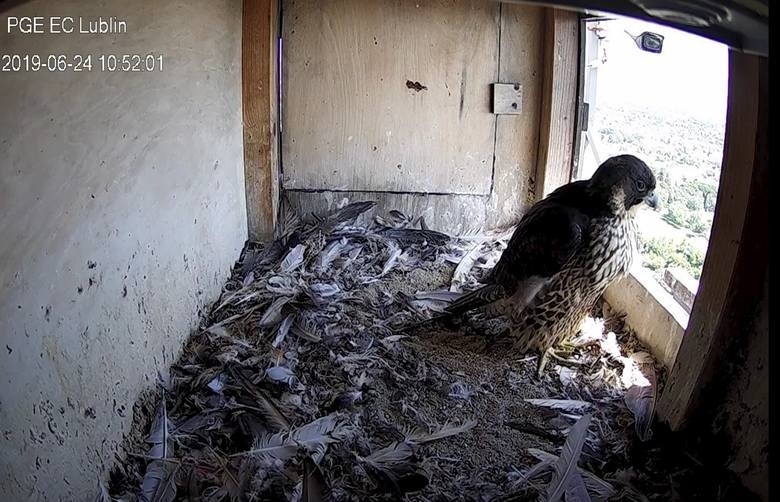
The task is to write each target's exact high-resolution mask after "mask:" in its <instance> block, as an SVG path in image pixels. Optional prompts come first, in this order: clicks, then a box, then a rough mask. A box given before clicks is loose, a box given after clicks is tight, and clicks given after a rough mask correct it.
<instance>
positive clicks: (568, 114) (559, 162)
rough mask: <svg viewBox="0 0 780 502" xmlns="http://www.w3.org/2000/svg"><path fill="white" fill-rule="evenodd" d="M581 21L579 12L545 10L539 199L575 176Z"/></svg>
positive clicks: (538, 179)
mask: <svg viewBox="0 0 780 502" xmlns="http://www.w3.org/2000/svg"><path fill="white" fill-rule="evenodd" d="M579 23H580V22H579V18H578V15H577V13H576V12H572V11H567V10H560V9H551V8H550V9H547V12H546V14H545V28H544V56H543V62H544V66H543V71H544V78H543V83H542V110H541V121H540V127H539V150H538V151H539V153H538V157H537V164H536V183H535V187H534V190H535V193H536V197H537V199H542V198H543V197H545V196H546V195H548V194H549V193H550V192H552V191H553V190H555V189H556V188H558V187H559V186H561V185H564V184H566V183H568V182H570V181H571V177H572V156H573V154H574V141H575V127H576V121H575V118H576V109H577V78H578V64H579V60H580V55H579Z"/></svg>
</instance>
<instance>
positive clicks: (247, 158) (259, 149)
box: [241, 0, 279, 240]
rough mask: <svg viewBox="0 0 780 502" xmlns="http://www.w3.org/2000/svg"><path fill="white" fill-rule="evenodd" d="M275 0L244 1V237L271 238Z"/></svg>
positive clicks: (275, 190) (275, 193) (275, 183)
mask: <svg viewBox="0 0 780 502" xmlns="http://www.w3.org/2000/svg"><path fill="white" fill-rule="evenodd" d="M278 39H279V10H278V2H277V0H244V4H243V22H242V38H241V81H242V95H243V105H242V107H243V117H244V178H245V185H246V212H247V225H248V230H249V238H250V239H251V240H268V239H271V238H273V235H274V229H275V227H276V220H277V211H278V206H279V204H278V201H279V166H278V147H277V144H278V140H277V134H278V125H277V116H278V114H277V95H278V89H277V87H278V85H277V82H278V79H277V73H278V69H277V65H278Z"/></svg>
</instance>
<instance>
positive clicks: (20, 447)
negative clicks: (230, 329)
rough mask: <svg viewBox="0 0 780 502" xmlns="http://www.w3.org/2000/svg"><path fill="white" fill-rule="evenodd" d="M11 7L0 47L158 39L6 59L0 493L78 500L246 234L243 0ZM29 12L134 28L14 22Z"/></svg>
mask: <svg viewBox="0 0 780 502" xmlns="http://www.w3.org/2000/svg"><path fill="white" fill-rule="evenodd" d="M2 9H3V8H2V7H0V10H2ZM6 9H7V10H5V12H0V23H2V25H0V53H19V54H33V53H37V54H41V55H47V54H63V53H64V54H74V53H80V54H88V53H91V54H93V55H99V54H101V53H105V54H109V53H113V54H126V53H140V54H146V53H148V52H154V53H157V54H163V56H164V67H163V71H162V72H157V73H153V74H145V73H140V74H127V73H124V74H123V73H116V74H105V73H101V72H100V71H99V70H96V69H93V71H92V72H85V73H73V72H66V73H62V74H56V73H47V72H43V73H26V74H25V73H0V337H1V338H2V341H1V343H0V429H1V434H0V500H86V499H91V498H92V496H91V495H92V491H93V490H94V489H95V486H96V482H97V478H98V476H100V475H103V474H105V471H106V470H107V469H108V468H110V466H111V463H112V462H113V460H114V458H113V453H114V452H115V451H116V448H117V445H118V444H119V443H120V442H121V440H122V438H123V434H124V433H126V431H127V430H128V427H129V425H130V421H131V418H132V405H133V402H134V401H135V399H136V398H137V397H138V395H139V393H140V392H141V391H143V390H145V389H148V388H150V387H151V386H153V385H154V377H155V375H156V373H157V370H161V371H165V370H166V368H167V366H168V365H169V364H170V363H171V361H172V360H173V359H174V358H175V357H176V355H177V352H178V350H179V348H180V344H181V342H182V341H183V340H184V339H185V338H186V337H187V336H188V334H189V332H190V330H191V329H192V328H194V327H195V326H196V325H197V321H198V315H199V310H200V309H201V308H202V307H204V306H205V305H207V304H208V303H209V302H210V301H212V300H213V299H214V298H215V297H216V295H217V294H218V292H219V289H220V286H221V284H222V282H223V281H224V279H225V277H226V276H227V275H228V273H229V270H230V266H231V265H232V263H233V262H234V261H235V259H236V258H237V256H238V253H239V252H240V249H241V247H242V245H243V243H244V241H245V239H246V232H247V229H246V211H245V200H244V178H243V167H242V163H243V153H242V131H241V72H240V48H241V2H240V1H239V0H173V1H170V0H167V1H162V0H159V1H157V0H129V1H118V0H116V1H107V0H104V1H99V2H92V1H86V0H82V1H74V0H66V1H59V2H56V3H55V2H44V1H41V0H37V1H30V2H26V3H23V4H21V5H17V6H15V7H13V8H10V9H8V8H7V7H6ZM25 14H26V15H38V16H54V15H62V16H99V15H102V16H104V17H105V16H117V17H119V18H122V19H124V20H126V21H127V24H128V33H126V34H121V35H48V36H44V35H8V34H7V33H6V18H7V16H9V15H25ZM93 64H94V61H93Z"/></svg>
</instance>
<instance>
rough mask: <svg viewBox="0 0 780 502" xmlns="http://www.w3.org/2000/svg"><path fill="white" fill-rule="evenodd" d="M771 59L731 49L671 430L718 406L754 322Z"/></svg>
mask: <svg viewBox="0 0 780 502" xmlns="http://www.w3.org/2000/svg"><path fill="white" fill-rule="evenodd" d="M767 67H768V63H767V60H766V59H764V58H760V57H758V56H750V55H746V54H742V53H738V52H733V51H732V52H731V53H730V55H729V90H728V111H727V118H726V137H725V144H724V155H723V166H722V169H721V176H720V188H719V190H718V202H717V206H716V208H715V215H714V221H713V225H712V233H711V236H710V242H709V248H708V250H707V256H706V259H705V262H704V268H703V271H702V277H701V281H700V283H699V292H698V295H697V296H696V300H695V301H694V304H693V308H692V310H691V317H690V321H689V323H688V329H687V330H686V332H685V335H684V337H683V341H682V344H681V346H680V350H679V352H678V355H677V359H676V361H675V364H674V366H673V368H672V371H671V373H670V375H669V379H668V381H667V384H666V387H665V389H664V392H663V394H662V395H661V398H660V400H659V409H658V413H659V418H660V419H661V420H662V421H665V422H666V423H668V425H669V426H670V428H671V429H672V430H679V429H681V428H683V427H685V425H686V423H688V422H689V421H690V420H691V418H692V416H693V415H694V414H696V413H698V411H699V410H702V409H711V408H717V407H718V406H719V399H720V396H719V392H720V391H719V388H721V387H723V386H724V385H726V384H728V378H729V374H730V372H729V370H728V367H729V362H730V360H732V359H733V355H734V352H735V351H736V350H737V349H739V347H742V346H746V340H745V337H747V336H753V335H751V334H750V332H749V331H746V330H745V329H744V326H745V324H748V325H750V324H752V323H751V322H750V320H751V317H752V316H753V315H754V309H755V305H756V304H757V303H758V300H759V299H760V298H761V294H762V292H763V289H762V288H763V283H764V279H765V276H766V271H767V270H768V260H769V253H768V250H769V238H768V190H769V185H768V178H769V174H768V173H769V169H768V154H767V132H768V112H767V110H768V86H767V81H768V76H767V75H768V70H767Z"/></svg>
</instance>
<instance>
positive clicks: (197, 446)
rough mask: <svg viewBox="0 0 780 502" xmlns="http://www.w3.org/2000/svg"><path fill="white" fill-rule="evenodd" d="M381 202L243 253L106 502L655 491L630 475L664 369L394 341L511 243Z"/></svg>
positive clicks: (625, 360)
mask: <svg viewBox="0 0 780 502" xmlns="http://www.w3.org/2000/svg"><path fill="white" fill-rule="evenodd" d="M373 207H374V203H372V202H360V203H353V204H349V205H347V206H345V207H342V208H341V209H340V210H338V211H337V212H335V213H334V214H332V215H330V216H328V217H326V218H315V219H314V220H313V221H311V222H306V223H304V222H302V221H300V220H299V219H298V218H297V217H295V216H294V215H292V216H291V215H288V218H287V221H286V222H285V227H284V228H285V233H284V235H283V236H282V237H281V238H280V239H278V240H276V241H275V242H273V243H271V244H269V245H267V246H265V247H262V246H252V245H250V246H249V247H248V248H247V249H245V252H244V254H243V256H242V259H241V261H240V262H239V264H238V265H237V267H236V268H235V270H234V273H233V275H232V277H231V278H230V280H229V281H228V283H227V284H226V286H225V288H224V290H223V293H222V295H221V297H220V298H219V300H218V301H217V302H216V303H215V304H214V306H213V308H212V310H211V312H210V314H209V316H208V318H207V319H206V321H205V322H204V323H203V326H202V327H201V328H200V329H199V330H198V331H197V332H196V333H195V334H194V335H193V336H192V337H191V339H190V340H189V342H188V344H187V346H186V347H185V349H184V352H183V355H182V357H181V358H180V360H179V361H178V362H177V363H176V364H174V365H173V366H172V368H171V373H170V377H169V378H167V379H163V378H161V379H160V387H161V388H162V396H161V399H159V405H158V406H157V408H156V412H155V417H154V419H153V421H152V423H151V426H150V427H149V429H148V430H149V433H148V435H147V436H146V438H145V441H146V445H145V446H144V447H142V446H141V445H139V444H137V443H138V441H135V442H133V441H129V444H128V445H127V449H128V450H130V451H129V453H128V456H127V460H126V461H125V462H123V463H121V464H119V465H118V466H117V467H116V468H115V471H114V473H113V476H112V483H111V493H112V495H113V498H109V497H108V496H107V494H106V492H105V490H101V495H100V497H102V498H100V500H126V501H131V500H141V501H150V502H160V501H163V502H169V501H173V500H198V501H203V502H208V501H241V500H306V501H316V500H355V501H357V500H398V499H401V498H404V497H406V498H408V499H410V500H497V499H501V498H504V497H510V498H511V497H514V496H520V497H522V496H523V494H526V495H527V494H540V495H542V496H543V497H545V499H546V500H562V499H563V498H565V499H566V500H570V501H571V500H590V498H589V497H591V496H592V497H593V499H602V500H606V499H608V498H613V497H614V496H616V495H621V496H623V495H625V494H629V495H630V494H635V493H637V492H636V490H635V488H634V487H633V485H632V481H631V479H628V478H630V477H631V476H627V475H626V474H625V472H624V471H626V469H625V468H626V466H628V465H629V464H630V459H629V452H628V449H629V446H630V445H631V443H632V441H633V440H634V439H633V431H632V430H631V423H632V418H631V417H632V413H633V415H634V416H636V417H637V418H636V419H635V420H633V421H634V422H636V431H637V433H638V434H639V436H640V437H642V439H649V437H650V426H651V424H652V412H653V403H654V398H655V386H656V374H655V371H654V366H653V364H652V361H651V360H649V359H647V356H646V355H643V354H641V353H639V355H636V354H634V355H633V356H629V357H625V356H623V353H622V351H621V349H622V346H621V344H619V343H618V341H617V339H616V338H615V335H614V333H610V334H608V335H607V336H604V334H603V329H601V330H599V329H597V328H598V327H597V328H595V329H594V328H593V327H591V329H588V328H587V327H585V329H583V330H582V333H583V335H582V336H581V337H580V339H579V340H576V341H575V342H576V343H575V347H574V348H573V349H572V351H571V353H570V354H569V355H568V356H564V357H562V358H560V357H559V360H558V362H559V363H560V364H557V365H551V367H550V368H549V369H548V371H547V373H546V374H545V376H544V378H543V380H542V381H541V382H539V381H536V380H535V378H534V376H533V375H534V373H535V363H534V361H533V359H534V358H533V357H524V358H521V359H514V358H513V357H512V355H511V354H509V355H506V356H505V357H504V358H496V357H495V356H486V355H484V354H481V353H480V351H479V350H471V349H473V348H474V343H475V339H474V337H470V336H465V335H463V334H462V333H453V332H440V333H431V334H430V336H423V337H419V338H412V337H409V336H405V335H403V334H399V333H398V332H395V331H393V329H392V328H393V327H394V326H399V325H400V326H403V325H406V324H409V323H411V322H412V321H415V320H419V319H422V318H426V317H429V316H430V315H431V314H432V313H435V312H439V311H441V309H442V308H443V307H444V305H446V303H447V302H448V301H451V300H452V298H453V297H455V296H456V295H457V293H458V292H459V291H461V290H464V289H471V288H473V287H475V285H476V284H477V283H478V281H479V280H480V278H481V277H482V276H483V275H484V273H486V272H487V271H489V270H490V268H491V267H492V265H493V264H495V262H496V260H497V258H498V256H499V255H500V253H501V251H502V250H503V248H504V247H505V245H506V239H507V238H508V237H509V233H506V232H505V233H503V234H496V235H490V236H481V237H474V238H459V239H454V238H450V237H449V236H447V235H445V234H442V233H439V232H434V231H431V230H428V229H427V227H426V226H425V223H424V221H422V220H418V221H416V222H415V221H413V218H410V217H407V216H406V215H403V214H402V213H400V212H397V211H391V212H390V213H389V214H388V215H387V216H385V217H379V216H377V217H375V218H374V219H373V220H372V219H369V218H368V216H367V214H366V213H367V212H369V210H371V209H373ZM418 225H419V227H420V228H416V227H417V226H418ZM599 331H600V332H599ZM620 337H621V338H623V340H621V341H622V342H625V341H627V340H628V338H626V337H627V335H620ZM479 343H481V342H477V345H478V344H479ZM624 346H625V343H624V344H623V347H624ZM626 389H628V391H627V392H626ZM139 415H140V414H139ZM141 422H143V417H142V416H138V417H136V425H137V426H139V427H142V425H141V424H140V423H141ZM534 463H536V465H534ZM522 464H526V465H529V466H530V468H529V469H527V470H525V471H520V470H518V469H517V468H516V466H517V465H522ZM621 468H622V469H623V471H621V470H620V469H621ZM629 470H630V469H629ZM626 472H627V471H626ZM615 473H622V475H621V476H618V477H615ZM605 474H606V475H609V474H612V482H610V481H607V480H606V479H605V478H603V477H600V476H604V475H605ZM548 475H550V476H551V477H550V479H549V480H548V481H547V482H546V485H544V484H540V483H541V482H542V480H544V478H545V477H547V476H548ZM629 498H633V499H636V500H642V498H641V497H639V498H636V497H632V496H630V497H629Z"/></svg>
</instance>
